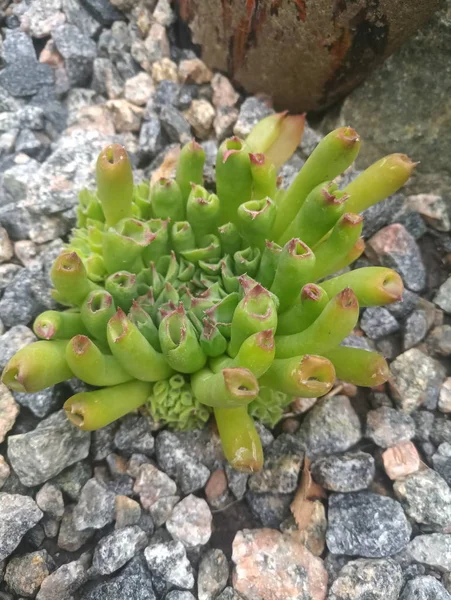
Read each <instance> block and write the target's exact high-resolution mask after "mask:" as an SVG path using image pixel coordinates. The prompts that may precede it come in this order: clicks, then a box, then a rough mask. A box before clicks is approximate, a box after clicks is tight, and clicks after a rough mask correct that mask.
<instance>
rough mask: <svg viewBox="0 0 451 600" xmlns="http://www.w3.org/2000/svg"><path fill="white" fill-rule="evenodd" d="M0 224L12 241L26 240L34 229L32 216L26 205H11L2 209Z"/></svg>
mask: <svg viewBox="0 0 451 600" xmlns="http://www.w3.org/2000/svg"><path fill="white" fill-rule="evenodd" d="M0 222H1V224H2V225H3V227H4V228H5V229H6V231H7V232H8V235H9V237H10V238H11V239H12V240H24V239H26V238H28V237H29V235H30V230H31V227H32V222H31V215H30V213H29V212H28V210H27V208H26V207H25V205H24V202H18V203H17V204H16V205H14V204H13V203H9V204H7V205H6V206H1V207H0Z"/></svg>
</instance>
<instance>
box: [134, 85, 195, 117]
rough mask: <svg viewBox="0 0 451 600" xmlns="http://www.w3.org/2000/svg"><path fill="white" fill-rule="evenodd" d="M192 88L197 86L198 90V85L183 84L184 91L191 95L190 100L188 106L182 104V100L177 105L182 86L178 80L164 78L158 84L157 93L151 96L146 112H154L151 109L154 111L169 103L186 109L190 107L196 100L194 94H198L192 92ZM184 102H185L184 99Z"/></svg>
mask: <svg viewBox="0 0 451 600" xmlns="http://www.w3.org/2000/svg"><path fill="white" fill-rule="evenodd" d="M192 88H195V89H196V90H198V87H197V86H183V91H184V93H185V94H186V93H188V95H189V97H190V101H189V103H188V104H187V105H186V106H180V102H179V105H178V106H177V102H178V101H179V98H180V94H181V92H182V89H181V88H180V85H179V84H178V83H177V82H175V81H168V80H166V79H164V80H163V81H161V82H160V83H159V84H158V85H157V87H156V88H155V93H154V94H153V95H152V96H151V97H150V98H149V101H148V103H147V107H146V113H147V114H152V113H151V112H149V109H150V111H152V112H153V111H154V110H155V111H159V110H161V109H162V108H163V107H164V106H167V105H171V106H176V108H180V109H181V110H185V109H186V108H188V107H189V106H190V104H191V102H192V100H194V96H197V94H196V93H195V94H193V93H190V92H191V90H192ZM182 104H184V102H183V100H182ZM145 119H147V116H146V117H145Z"/></svg>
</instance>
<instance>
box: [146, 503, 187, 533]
mask: <svg viewBox="0 0 451 600" xmlns="http://www.w3.org/2000/svg"><path fill="white" fill-rule="evenodd" d="M179 501H180V496H166V497H164V498H159V499H158V500H157V501H156V502H154V503H153V504H152V506H151V507H150V508H149V513H150V516H151V517H152V521H153V522H154V523H155V527H161V525H164V524H165V523H166V521H167V520H168V519H169V517H170V516H171V515H172V511H173V510H174V506H175V505H176V504H177V502H179Z"/></svg>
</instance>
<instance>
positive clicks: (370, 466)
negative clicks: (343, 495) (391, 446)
mask: <svg viewBox="0 0 451 600" xmlns="http://www.w3.org/2000/svg"><path fill="white" fill-rule="evenodd" d="M310 471H311V473H312V476H313V479H314V480H315V481H316V482H317V483H319V484H320V485H321V486H322V487H324V488H326V489H327V490H331V491H332V492H358V491H360V490H365V489H367V488H368V487H369V485H370V484H371V482H372V480H373V478H374V475H375V472H376V469H375V464H374V458H373V457H372V456H371V454H367V453H366V452H360V451H359V452H349V453H346V454H342V455H338V456H337V455H335V456H328V457H324V458H320V459H318V460H316V461H314V462H313V463H312V465H311V467H310Z"/></svg>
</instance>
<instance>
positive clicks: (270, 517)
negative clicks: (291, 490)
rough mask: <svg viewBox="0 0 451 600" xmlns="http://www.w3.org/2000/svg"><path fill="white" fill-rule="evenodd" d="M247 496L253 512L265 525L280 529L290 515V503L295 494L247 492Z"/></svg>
mask: <svg viewBox="0 0 451 600" xmlns="http://www.w3.org/2000/svg"><path fill="white" fill-rule="evenodd" d="M245 498H246V501H247V503H248V504H249V506H250V508H251V511H252V513H253V514H254V515H255V516H256V517H257V518H258V519H259V520H260V521H261V523H262V525H263V526H264V527H271V528H273V529H278V528H279V527H280V525H281V523H282V521H284V520H285V519H287V518H288V517H289V516H290V504H291V502H292V500H293V494H256V493H255V492H247V494H246V496H245Z"/></svg>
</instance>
